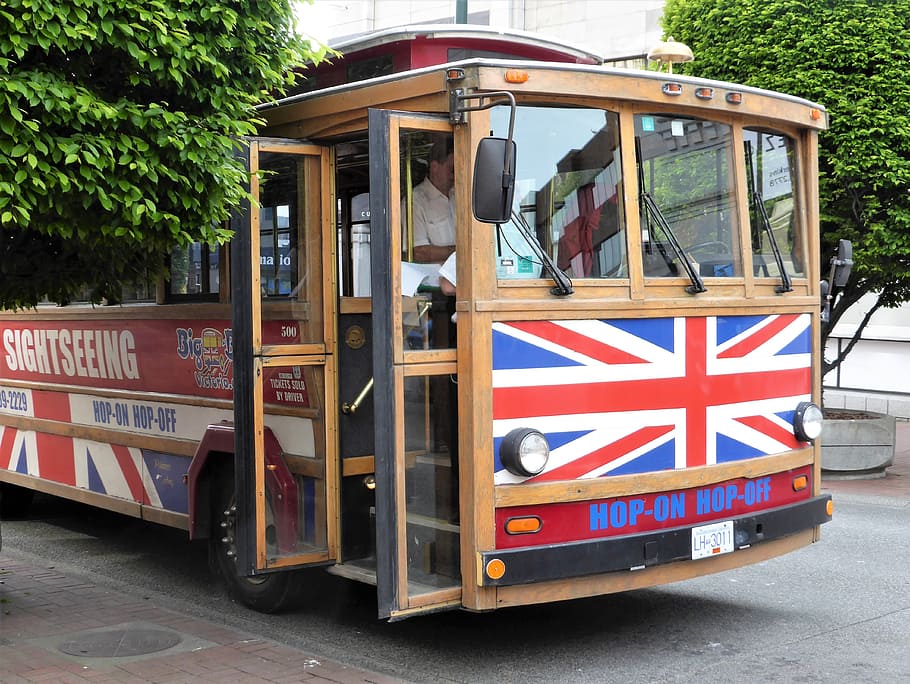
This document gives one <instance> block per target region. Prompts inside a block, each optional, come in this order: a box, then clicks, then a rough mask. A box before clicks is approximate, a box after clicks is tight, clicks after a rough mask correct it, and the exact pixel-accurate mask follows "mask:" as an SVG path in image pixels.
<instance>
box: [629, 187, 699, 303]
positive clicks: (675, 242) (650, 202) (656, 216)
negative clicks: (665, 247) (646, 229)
mask: <svg viewBox="0 0 910 684" xmlns="http://www.w3.org/2000/svg"><path fill="white" fill-rule="evenodd" d="M641 201H642V204H644V206H645V211H646V212H647V214H648V220H649V222H653V223H655V224H656V225H657V226H658V227H659V228H660V229H661V231H663V234H664V235H665V236H666V238H667V242H669V243H670V246H671V247H672V248H673V251H674V252H676V256H677V257H678V258H679V261H680V263H681V264H682V265H683V268H684V269H685V271H686V275H687V276H689V280H691V281H692V284H691V285H689V286H688V287H687V288H686V292H688V293H689V294H698V293H699V292H707V291H708V288H706V287H705V282H704V281H703V280H702V279H701V276H700V275H699V274H698V271H696V270H695V266H694V265H693V264H692V261H691V260H690V259H689V257H688V256H687V255H686V253H685V251H684V250H683V248H682V245H680V244H679V238H677V237H676V233H674V232H673V229H672V228H671V227H670V222H669V221H667V219H666V217H665V216H664V215H663V212H662V211H661V210H660V207H658V206H657V202H655V201H654V198H653V197H651V195H650V194H648V193H647V192H644V191H642V193H641ZM664 258H666V255H664Z"/></svg>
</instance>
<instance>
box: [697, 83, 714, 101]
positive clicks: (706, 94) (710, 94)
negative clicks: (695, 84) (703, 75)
mask: <svg viewBox="0 0 910 684" xmlns="http://www.w3.org/2000/svg"><path fill="white" fill-rule="evenodd" d="M695 97H697V98H698V99H699V100H713V99H714V88H707V87H704V86H703V87H701V88H696V89H695Z"/></svg>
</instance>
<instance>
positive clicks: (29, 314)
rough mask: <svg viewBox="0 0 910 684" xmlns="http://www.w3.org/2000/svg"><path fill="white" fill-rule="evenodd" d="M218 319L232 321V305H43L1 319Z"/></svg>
mask: <svg viewBox="0 0 910 684" xmlns="http://www.w3.org/2000/svg"><path fill="white" fill-rule="evenodd" d="M205 318H216V319H222V320H231V307H230V305H226V304H221V303H218V302H187V303H185V304H173V303H171V304H156V303H155V302H129V303H124V304H119V305H117V306H92V305H90V304H67V305H66V306H55V305H50V304H48V305H44V304H42V305H40V306H38V307H37V308H34V309H24V310H22V311H0V320H8V321H17V322H25V321H74V322H88V321H95V320H99V321H142V320H183V319H205Z"/></svg>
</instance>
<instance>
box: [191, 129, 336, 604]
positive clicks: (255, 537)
mask: <svg viewBox="0 0 910 684" xmlns="http://www.w3.org/2000/svg"><path fill="white" fill-rule="evenodd" d="M248 143H249V168H250V171H251V181H250V195H251V205H250V206H247V207H245V211H242V212H238V214H237V216H236V217H235V219H234V225H233V228H234V230H235V238H234V241H233V242H232V243H231V264H232V269H231V272H232V280H231V292H232V300H233V326H232V328H233V330H232V338H233V340H232V341H233V363H234V425H235V430H234V445H235V446H234V482H235V491H236V503H235V507H232V506H230V505H228V506H227V507H226V508H224V513H223V515H224V516H225V520H224V521H223V522H222V528H227V532H226V534H225V539H227V540H233V542H234V548H230V549H228V551H227V552H226V553H225V554H222V560H223V558H224V557H228V558H230V557H232V556H233V557H234V558H233V562H234V563H235V564H236V567H237V575H238V577H239V578H240V580H239V584H240V585H241V588H242V589H243V593H244V594H249V595H244V596H242V597H241V598H243V599H244V600H245V601H246V602H247V603H252V604H254V605H255V604H256V603H257V601H256V600H255V598H256V592H257V591H259V590H260V589H259V588H261V591H263V592H265V591H266V589H265V587H266V586H267V585H268V584H269V582H271V581H272V580H276V579H279V578H280V579H281V581H282V582H288V581H290V580H289V576H288V575H284V576H281V575H274V574H270V573H271V571H277V570H287V569H290V568H294V567H299V566H305V565H313V564H325V563H328V562H331V561H332V560H333V559H334V558H335V557H336V556H337V543H336V535H337V525H336V524H335V521H336V519H337V512H336V508H337V504H336V503H335V502H336V499H337V486H338V485H337V481H338V468H337V458H336V453H335V452H336V448H335V440H334V438H333V437H330V436H329V435H334V430H335V421H336V419H335V411H334V408H333V407H334V406H335V403H336V401H335V389H334V380H333V379H332V378H334V370H335V369H334V356H333V354H332V349H333V347H334V332H333V331H334V321H333V311H334V309H333V302H334V298H335V293H334V288H335V285H334V282H335V281H334V277H333V274H334V264H333V261H332V258H333V257H332V249H331V245H332V238H331V235H332V233H331V231H332V224H331V217H332V211H331V203H330V199H329V198H330V193H329V178H330V174H329V171H328V169H329V155H328V150H326V149H325V148H323V147H320V146H317V145H311V144H305V143H301V142H299V141H293V140H279V139H256V138H252V139H249V140H248ZM203 343H204V340H203ZM228 503H230V502H228ZM244 583H245V584H244ZM273 583H274V582H273ZM244 587H245V589H244ZM251 599H252V600H251ZM257 607H260V608H261V606H257ZM266 607H268V606H266Z"/></svg>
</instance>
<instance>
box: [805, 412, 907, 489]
mask: <svg viewBox="0 0 910 684" xmlns="http://www.w3.org/2000/svg"><path fill="white" fill-rule="evenodd" d="M829 416H830V417H829ZM896 424H897V421H896V420H895V418H894V416H888V415H885V414H883V413H872V412H871V411H850V410H849V409H835V410H834V411H825V420H824V424H823V428H822V436H821V443H822V471H823V472H824V474H825V475H826V476H829V477H835V478H840V479H871V478H876V477H884V476H885V468H887V467H888V466H889V465H891V463H892V462H893V461H894V436H895V430H896Z"/></svg>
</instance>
